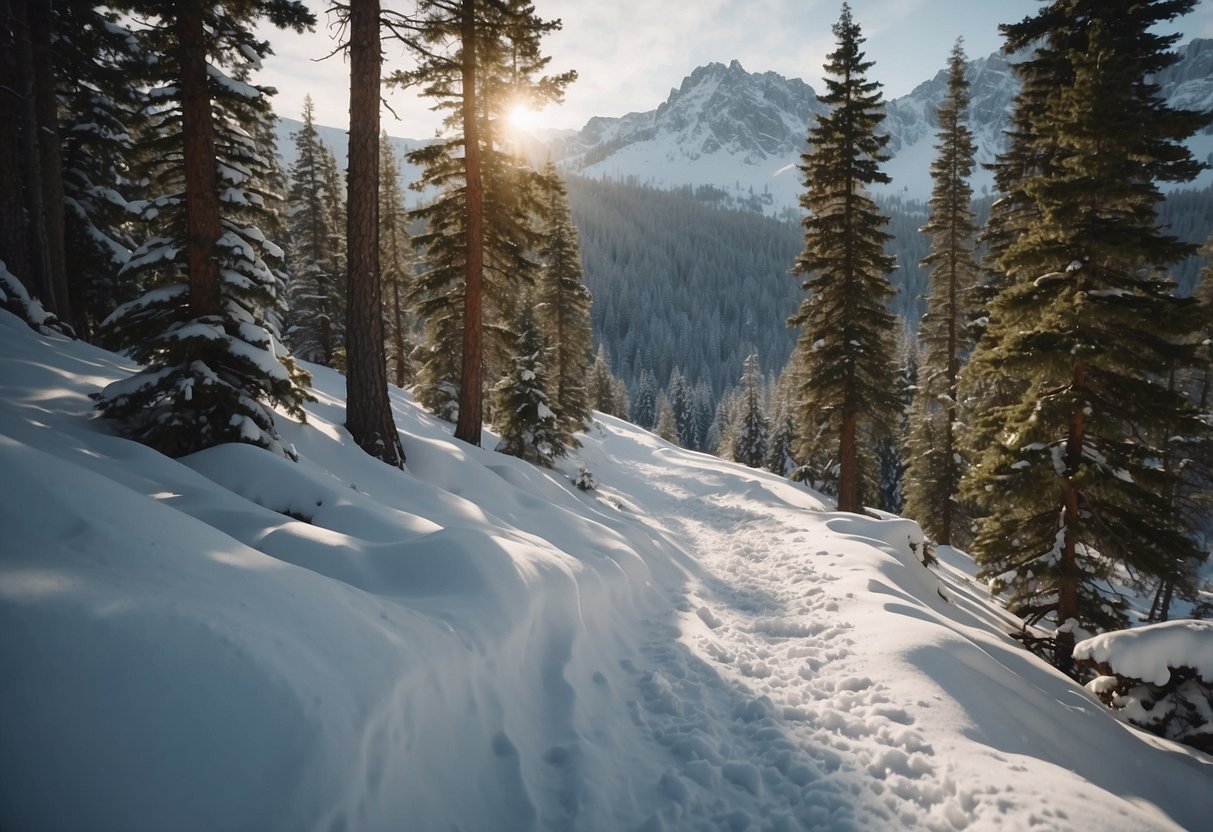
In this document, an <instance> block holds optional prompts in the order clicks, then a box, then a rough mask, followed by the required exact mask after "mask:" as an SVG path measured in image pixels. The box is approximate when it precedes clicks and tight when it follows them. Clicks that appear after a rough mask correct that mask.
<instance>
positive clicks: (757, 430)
mask: <svg viewBox="0 0 1213 832" xmlns="http://www.w3.org/2000/svg"><path fill="white" fill-rule="evenodd" d="M762 398H763V396H762V370H761V369H760V368H759V366H758V355H757V354H756V353H755V354H751V355H750V356H748V357H747V358H746V360H745V372H744V373H743V374H742V376H741V408H740V412H739V413H738V419H737V427H736V428H734V431H733V433H734V436H733V442H732V451H733V459H734V460H735V461H737V462H740V463H741V464H743V465H748V466H749V467H751V468H758V467H761V466H762V463H763V461H764V460H765V459H766V454H767V439H768V434H769V428H768V424H767V415H766V412H765V408H764V407H763V403H762Z"/></svg>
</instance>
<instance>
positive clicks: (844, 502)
mask: <svg viewBox="0 0 1213 832" xmlns="http://www.w3.org/2000/svg"><path fill="white" fill-rule="evenodd" d="M858 426H859V414H858V413H855V412H853V411H849V412H846V413H843V414H842V431H841V435H840V436H839V439H838V510H839V511H851V512H855V513H862V512H863V506H862V505H861V504H860V502H859V471H858V467H859V466H858V456H857V451H856V437H857V434H858Z"/></svg>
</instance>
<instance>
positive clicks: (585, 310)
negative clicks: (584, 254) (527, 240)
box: [536, 162, 593, 447]
mask: <svg viewBox="0 0 1213 832" xmlns="http://www.w3.org/2000/svg"><path fill="white" fill-rule="evenodd" d="M542 182H543V191H544V196H545V199H544V206H543V207H544V213H543V216H542V224H541V228H540V248H539V261H540V263H541V265H542V271H541V273H540V278H539V286H538V292H537V298H536V299H537V301H538V312H539V326H540V331H541V332H542V333H543V339H544V342H545V344H546V350H547V358H546V362H547V365H548V367H549V379H550V384H551V386H550V388H549V391H550V393H551V405H552V409H553V410H554V411H555V412H556V416H557V418H558V419H559V421H560V426H561V430H562V432H563V439H564V442H565V443H566V444H571V445H573V446H574V447H576V445H577V440H576V439H575V438H574V436H573V434H575V433H577V432H579V431H581V430H584V429H585V426H586V425H587V424H588V423H589V420H590V403H589V392H588V391H587V390H586V370H587V369H588V365H589V359H590V347H591V346H592V345H593V333H592V332H591V330H590V290H589V289H587V288H586V287H585V280H584V278H583V276H582V271H581V250H580V247H579V246H578V244H577V229H576V227H575V226H574V225H573V221H572V219H571V218H570V216H569V202H568V193H567V192H566V191H565V187H564V183H563V182H561V181H560V178H559V175H558V174H557V173H556V168H555V166H554V165H553V164H552V163H551V162H548V164H547V166H546V167H545V169H544V171H543V180H542Z"/></svg>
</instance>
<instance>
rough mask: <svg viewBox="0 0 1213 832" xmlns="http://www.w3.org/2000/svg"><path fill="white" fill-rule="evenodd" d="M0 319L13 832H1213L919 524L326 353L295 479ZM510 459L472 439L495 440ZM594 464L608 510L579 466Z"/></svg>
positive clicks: (0, 729)
mask: <svg viewBox="0 0 1213 832" xmlns="http://www.w3.org/2000/svg"><path fill="white" fill-rule="evenodd" d="M129 369H130V368H129V364H128V362H126V361H124V360H123V359H121V358H120V357H117V356H113V355H111V354H108V353H105V352H104V351H102V350H99V349H96V348H94V347H90V346H88V345H85V344H80V343H78V342H67V341H63V340H61V339H53V338H43V337H40V336H35V335H32V334H31V333H30V330H29V329H28V328H27V327H26V326H25V325H24V324H22V323H19V322H16V321H15V320H14V319H11V316H7V315H6V314H0V472H3V476H0V528H3V529H4V532H5V536H4V541H3V544H2V545H0V666H2V667H4V668H6V670H9V671H10V672H9V673H8V675H6V676H5V677H4V678H5V683H4V684H0V713H3V715H4V719H0V827H3V828H5V829H10V828H11V829H26V828H29V829H35V828H36V829H43V828H48V829H50V828H55V829H60V828H61V829H84V828H88V829H99V830H109V829H121V830H124V832H141V830H148V831H149V832H152V831H153V830H155V831H156V832H158V831H159V830H162V829H175V830H182V831H183V832H185V831H186V830H194V829H197V830H199V832H203V830H206V832H213V830H245V829H266V830H276V829H283V830H295V829H311V830H317V832H320V830H324V832H339V830H345V832H379V830H397V829H401V828H408V829H418V830H431V829H433V830H439V829H449V830H454V829H458V830H464V832H480V830H486V832H487V830H500V829H509V830H520V832H521V830H532V832H617V830H636V829H640V830H648V832H660V831H661V830H668V832H683V830H713V832H725V830H728V831H729V832H749V831H751V830H761V831H763V832H765V830H781V829H803V830H808V829H824V830H838V829H842V830H845V829H864V830H867V829H880V830H883V829H901V828H917V829H931V830H942V831H944V832H946V830H956V829H977V830H984V829H1007V830H1020V829H1029V828H1034V829H1058V830H1087V829H1099V830H1101V832H1104V830H1109V831H1111V830H1125V831H1126V832H1130V831H1131V832H1139V830H1155V829H1159V830H1167V829H1177V828H1189V829H1202V828H1206V827H1207V819H1208V817H1209V815H1210V813H1213V798H1211V797H1210V790H1209V782H1210V780H1209V777H1210V776H1211V775H1213V758H1209V757H1207V756H1205V755H1201V754H1199V753H1198V752H1195V751H1193V750H1191V749H1185V748H1182V747H1179V746H1175V745H1174V744H1169V743H1167V742H1165V741H1162V740H1156V739H1154V738H1151V737H1148V736H1146V735H1143V734H1141V733H1138V732H1135V731H1133V730H1131V729H1129V728H1126V727H1125V726H1124V725H1122V724H1121V723H1118V722H1117V721H1116V720H1115V719H1114V718H1113V717H1111V716H1110V715H1109V714H1108V712H1107V711H1106V709H1105V708H1104V707H1103V705H1102V704H1099V703H1097V702H1096V701H1095V700H1094V699H1093V698H1092V697H1091V696H1090V695H1088V694H1087V693H1086V692H1085V691H1083V690H1082V689H1081V688H1078V687H1076V686H1075V685H1074V684H1073V683H1072V682H1071V681H1070V680H1069V679H1067V678H1065V677H1063V676H1061V675H1060V674H1058V673H1057V672H1056V671H1054V670H1053V669H1051V668H1049V667H1048V666H1046V665H1045V664H1043V663H1041V662H1040V661H1038V660H1036V659H1035V658H1033V657H1031V656H1030V655H1028V654H1027V653H1026V652H1024V651H1023V650H1022V649H1021V648H1020V647H1019V646H1018V645H1017V644H1016V643H1015V642H1013V641H1012V640H1011V639H1010V638H1008V637H1007V636H1006V635H1005V632H1006V631H1007V630H1008V629H1009V628H1010V627H1011V626H1013V623H1012V622H1010V621H1009V618H1008V616H1007V614H1006V612H1005V610H1001V609H1000V608H999V607H998V605H997V604H996V603H992V602H991V600H990V599H989V597H988V595H987V594H986V592H985V588H984V587H983V586H981V585H980V584H978V583H976V582H975V581H973V580H972V579H971V578H970V577H969V574H968V573H969V572H971V570H972V562H971V561H969V560H968V559H967V557H965V556H964V555H963V554H962V553H959V552H954V551H951V550H945V551H941V552H940V553H939V554H940V559H941V563H940V564H939V565H938V566H937V567H935V568H934V570H932V571H928V570H927V569H925V568H924V567H923V566H922V565H921V564H920V563H919V561H918V558H917V556H916V554H915V553H914V552H913V551H912V550H911V547H910V543H911V541H912V540H914V539H916V535H918V534H919V532H918V530H917V527H916V526H915V525H914V524H913V523H910V522H908V521H905V520H901V519H898V518H887V519H883V520H877V519H872V518H864V517H858V516H853V515H842V514H837V513H834V512H831V511H828V510H827V508H828V507H826V506H823V505H822V503H821V501H820V499H819V498H818V497H817V496H815V495H814V494H813V493H811V492H809V491H807V490H806V489H804V488H802V487H800V486H797V485H794V484H792V483H789V482H787V481H786V480H783V479H782V478H779V477H775V476H773V475H770V474H767V473H765V472H761V471H754V470H751V469H747V468H744V467H741V466H738V465H733V464H731V463H726V462H723V461H721V460H718V459H715V458H712V457H708V456H705V455H702V454H697V453H692V452H689V451H683V450H680V449H678V448H673V447H671V446H669V445H668V444H666V443H665V442H662V441H661V440H659V439H658V438H656V437H654V436H653V435H652V434H649V433H647V432H645V431H642V430H639V429H638V428H635V427H633V426H630V425H627V424H626V423H623V422H620V421H618V420H615V419H612V418H610V417H607V416H601V415H599V416H598V418H597V420H596V423H595V426H594V428H593V429H592V430H591V431H590V432H589V433H588V434H587V435H586V436H585V438H584V447H583V448H582V449H580V451H579V452H578V453H577V455H576V458H574V459H570V460H567V461H565V462H564V463H562V470H558V471H551V470H546V469H538V468H535V467H533V466H531V465H529V464H527V463H525V462H522V461H520V460H516V459H513V458H511V457H506V456H503V455H501V454H497V453H494V452H492V451H491V450H488V449H487V447H486V448H473V447H470V446H466V445H463V444H462V443H459V442H454V441H452V440H451V437H450V426H449V425H446V424H445V423H442V422H439V421H437V420H435V419H434V418H432V417H431V416H429V415H428V414H426V413H424V412H423V411H422V410H421V409H420V408H419V407H418V406H417V405H416V404H415V403H414V402H413V401H411V399H410V398H409V397H408V396H406V395H403V394H400V393H397V394H395V395H394V397H393V403H394V410H395V417H396V420H397V425H398V426H399V427H400V429H401V432H402V436H403V438H404V440H405V444H406V447H407V449H408V454H409V464H408V467H409V470H408V471H407V472H404V473H402V472H399V471H396V470H395V469H392V468H389V467H387V466H384V465H382V464H380V463H379V462H377V461H376V460H373V459H372V458H370V457H368V456H367V455H365V454H363V453H362V452H361V451H359V450H358V449H357V448H356V446H355V445H353V443H352V441H351V440H350V439H349V437H348V434H346V433H345V432H344V431H343V430H342V428H341V427H340V426H341V424H342V420H343V419H344V417H345V412H344V406H343V397H342V394H343V380H342V379H341V377H340V376H338V375H336V374H335V373H333V372H332V371H329V370H325V369H323V368H317V367H314V368H312V372H313V373H314V379H315V381H316V384H317V393H318V401H316V402H315V403H313V404H311V405H310V406H309V409H308V412H309V420H308V423H307V424H300V423H296V422H291V421H288V420H284V421H283V424H282V425H281V427H280V429H281V430H282V432H283V436H284V438H285V439H287V440H288V441H290V442H291V443H292V444H294V445H295V446H296V447H297V449H298V450H299V452H300V459H299V461H298V462H297V463H291V462H287V461H285V460H282V459H279V458H277V457H274V456H273V455H270V454H266V453H264V452H263V451H260V450H258V449H255V448H252V447H250V446H245V445H225V446H220V447H218V448H212V449H210V450H208V451H205V452H202V453H199V454H195V455H192V456H191V457H189V458H186V459H183V460H171V459H168V458H166V457H163V456H161V455H159V454H156V453H155V452H153V451H151V450H149V449H147V448H143V447H142V446H139V445H136V444H133V443H130V442H127V441H126V440H122V439H119V438H117V437H115V436H114V435H113V434H112V432H111V431H110V430H109V429H108V427H107V426H106V425H104V424H101V423H99V422H98V421H97V420H94V419H91V418H90V416H89V414H90V412H91V406H92V403H91V401H90V400H89V398H88V394H89V393H90V392H93V391H95V390H96V389H98V388H99V387H102V386H104V385H105V384H107V383H108V382H109V381H111V380H113V379H114V378H118V377H121V376H122V375H124V374H126V373H128V372H129ZM489 442H491V439H489V440H486V444H488V443H489ZM582 462H584V463H585V464H586V465H588V467H589V468H590V469H591V470H592V471H593V472H594V474H595V477H596V479H597V480H598V482H599V487H598V489H597V491H593V492H582V491H579V490H578V489H577V488H575V487H574V486H573V484H572V481H571V477H572V476H573V475H575V474H576V473H577V466H578V465H579V464H580V463H582Z"/></svg>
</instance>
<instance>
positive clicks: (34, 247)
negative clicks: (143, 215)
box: [11, 0, 59, 315]
mask: <svg viewBox="0 0 1213 832" xmlns="http://www.w3.org/2000/svg"><path fill="white" fill-rule="evenodd" d="M29 6H30V4H29V2H28V0H12V4H11V7H12V12H13V13H12V17H11V21H12V24H13V37H14V40H15V42H16V61H17V63H16V66H17V72H16V77H15V80H16V82H17V86H16V88H15V93H16V95H17V98H18V102H19V104H18V121H17V123H18V125H19V127H18V135H19V137H20V154H21V156H20V158H21V166H20V179H19V180H18V181H19V182H21V183H23V186H24V187H22V188H20V190H21V192H22V194H23V195H24V197H25V201H24V207H25V217H24V221H23V222H22V223H21V225H20V226H19V227H21V228H24V229H25V239H26V251H27V252H28V254H27V256H28V261H27V266H28V269H29V273H28V274H24V275H18V277H20V278H21V279H22V280H23V281H25V282H26V288H28V289H30V290H31V294H33V295H34V296H36V297H37V298H39V299H40V300H41V301H42V305H43V306H44V307H45V308H46V309H47V310H48V311H50V312H53V313H55V314H56V315H58V314H59V303H58V298H56V297H55V287H54V285H53V284H52V282H51V269H50V261H49V260H48V258H47V253H46V249H47V244H46V210H45V206H44V204H43V200H42V165H41V163H40V161H39V157H38V117H37V112H36V109H35V107H34V49H33V41H32V40H31V32H30V25H29Z"/></svg>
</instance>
